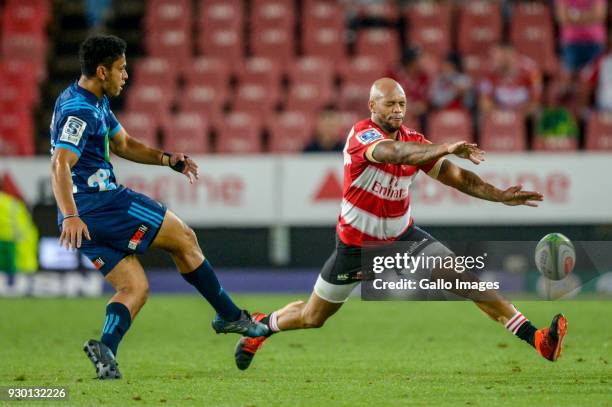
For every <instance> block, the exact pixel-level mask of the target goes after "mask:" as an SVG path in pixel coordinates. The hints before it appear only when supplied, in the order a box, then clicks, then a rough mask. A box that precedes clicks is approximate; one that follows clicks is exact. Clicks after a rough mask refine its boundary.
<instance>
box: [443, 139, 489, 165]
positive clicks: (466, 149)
mask: <svg viewBox="0 0 612 407" xmlns="http://www.w3.org/2000/svg"><path fill="white" fill-rule="evenodd" d="M448 153H449V154H454V155H456V156H457V157H459V158H465V159H466V160H470V161H471V162H473V163H474V164H480V163H481V162H482V161H484V154H485V153H484V151H482V150H481V149H479V148H478V145H476V144H473V143H467V142H465V141H458V142H456V143H452V144H450V145H449V146H448Z"/></svg>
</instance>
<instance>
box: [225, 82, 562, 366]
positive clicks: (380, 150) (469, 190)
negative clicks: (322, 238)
mask: <svg viewBox="0 0 612 407" xmlns="http://www.w3.org/2000/svg"><path fill="white" fill-rule="evenodd" d="M369 108H370V112H371V117H370V118H369V119H365V120H362V121H359V122H357V123H356V124H355V125H354V126H353V128H352V129H351V131H350V133H349V135H348V137H347V140H346V145H345V147H344V151H343V156H344V188H343V200H342V207H341V213H340V216H339V218H338V224H337V227H336V233H337V237H336V247H335V249H334V251H333V252H332V254H331V256H330V258H329V259H328V260H327V262H326V263H325V265H324V266H323V268H322V270H321V273H320V275H319V277H318V279H317V281H316V283H315V286H314V290H313V293H312V294H311V296H310V298H309V300H308V302H304V301H296V302H292V303H290V304H288V305H286V306H285V307H284V308H282V309H280V310H277V311H274V312H272V313H270V314H268V315H266V314H261V313H255V314H253V318H254V319H255V320H256V321H260V322H262V323H265V324H266V325H268V326H269V328H270V334H269V335H267V336H261V337H256V338H248V337H242V338H241V339H240V340H239V342H238V344H237V346H236V350H235V360H236V365H237V366H238V368H239V369H242V370H244V369H246V368H248V367H249V365H250V364H251V361H252V359H253V357H254V356H255V353H256V352H257V350H258V349H260V348H261V346H262V345H263V343H264V341H265V340H266V339H267V338H268V337H269V336H270V335H272V334H274V333H277V332H281V331H288V330H294V329H306V328H319V327H321V326H323V324H324V323H325V321H326V320H327V319H328V318H329V317H331V316H332V315H333V314H334V313H336V312H337V311H338V310H339V309H340V307H342V304H343V303H344V302H345V301H346V300H347V299H348V297H349V295H350V293H351V292H352V291H353V289H354V288H355V286H357V285H358V284H359V283H360V282H361V280H362V279H363V273H362V256H361V255H362V251H363V249H362V248H363V246H364V245H365V244H366V243H368V245H370V244H371V243H372V242H375V244H376V245H378V243H377V242H379V243H380V245H381V246H382V245H385V244H388V243H390V242H419V244H418V245H413V252H412V253H411V255H412V256H419V255H423V254H432V253H434V254H441V255H451V256H452V255H453V253H452V252H451V251H450V250H449V249H447V248H446V247H445V246H444V245H442V243H440V242H438V241H437V240H436V239H435V238H433V237H432V236H431V235H429V234H428V233H427V232H425V231H423V230H422V229H420V228H418V227H417V226H415V225H414V224H413V221H412V217H411V216H410V195H409V189H408V188H409V186H410V183H411V181H412V179H413V178H414V176H415V175H416V173H417V172H418V171H423V172H425V173H427V174H428V175H429V176H430V177H432V178H434V179H436V180H438V181H440V182H442V183H443V184H446V185H448V186H450V187H453V188H456V189H457V190H459V191H461V192H463V193H465V194H468V195H471V196H473V197H476V198H480V199H484V200H488V201H493V202H500V203H503V204H505V205H509V206H515V205H527V206H537V202H538V201H542V200H543V196H542V195H541V194H540V193H538V192H531V191H524V190H522V187H521V186H518V185H517V186H511V187H509V188H507V189H505V190H500V189H498V188H496V187H494V186H493V185H491V184H489V183H487V182H485V181H484V180H482V179H481V178H480V177H479V176H478V175H476V174H474V173H473V172H471V171H468V170H465V169H463V168H461V167H459V166H458V165H456V164H453V163H452V162H451V161H450V160H446V159H445V156H447V155H454V156H456V157H458V158H461V159H465V160H469V161H471V162H472V163H474V164H480V162H481V161H483V160H484V152H483V151H482V150H480V149H479V148H478V147H477V145H476V144H471V143H467V142H465V141H458V142H455V143H451V144H446V143H445V144H432V143H431V142H429V141H428V140H426V139H425V137H424V136H423V135H422V134H420V133H418V132H416V131H414V130H411V129H409V128H407V127H405V126H403V125H402V122H403V119H404V115H405V112H406V96H405V94H404V90H403V89H402V87H401V86H400V85H399V84H398V83H397V82H395V81H394V80H392V79H389V78H381V79H379V80H377V81H376V82H374V84H373V85H372V88H371V91H370V99H369ZM430 273H431V274H430V277H431V280H436V279H443V280H448V279H449V278H450V276H451V273H452V276H453V278H454V277H458V278H460V279H462V280H464V281H479V280H478V277H477V276H476V275H475V274H473V273H460V274H459V273H455V270H452V269H450V270H449V269H433V270H430ZM450 291H451V293H453V294H457V295H460V296H462V297H465V298H468V299H471V300H472V301H474V303H475V304H476V305H477V306H478V307H479V308H480V309H481V310H482V311H484V312H485V313H486V314H487V315H489V316H490V317H491V318H492V319H493V320H495V321H497V322H499V323H500V324H503V325H504V326H505V327H506V328H507V329H508V330H509V331H510V332H511V333H512V334H514V335H516V336H517V337H519V338H520V339H522V340H524V341H526V342H527V343H529V344H530V345H531V346H533V347H534V348H535V349H536V350H537V352H538V353H539V354H540V355H542V356H543V357H544V358H546V359H548V360H550V361H555V360H557V358H558V357H559V355H560V353H561V345H562V342H563V338H564V336H565V333H566V327H567V321H566V318H565V317H564V316H563V315H561V314H558V315H556V316H555V317H554V318H553V321H552V323H551V325H550V327H545V328H542V329H537V328H536V327H534V326H533V325H532V324H531V322H530V321H529V320H528V319H527V318H526V317H524V316H523V315H522V314H521V313H520V312H519V311H518V310H517V309H516V308H515V307H514V306H513V305H512V304H510V303H509V302H508V301H507V300H506V299H504V298H503V297H502V296H501V295H499V294H498V293H497V292H496V291H493V290H487V291H485V292H481V293H479V295H477V296H476V297H473V296H472V295H471V293H469V292H465V291H458V290H450Z"/></svg>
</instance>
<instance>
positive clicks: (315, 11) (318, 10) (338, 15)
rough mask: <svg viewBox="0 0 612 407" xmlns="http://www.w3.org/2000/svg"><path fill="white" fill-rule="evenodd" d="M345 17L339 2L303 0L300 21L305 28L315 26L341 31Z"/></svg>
mask: <svg viewBox="0 0 612 407" xmlns="http://www.w3.org/2000/svg"><path fill="white" fill-rule="evenodd" d="M345 19H346V16H345V10H344V6H343V5H342V4H341V3H340V2H337V1H329V0H305V1H304V2H303V12H302V15H301V23H302V26H303V27H305V28H307V29H311V28H315V27H317V28H331V29H334V30H336V31H342V30H343V29H344V20H345Z"/></svg>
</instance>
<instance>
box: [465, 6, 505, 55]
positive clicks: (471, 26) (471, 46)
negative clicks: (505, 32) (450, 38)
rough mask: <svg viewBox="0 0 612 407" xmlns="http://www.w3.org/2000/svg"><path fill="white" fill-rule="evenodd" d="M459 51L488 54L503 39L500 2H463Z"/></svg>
mask: <svg viewBox="0 0 612 407" xmlns="http://www.w3.org/2000/svg"><path fill="white" fill-rule="evenodd" d="M458 36H459V40H458V41H459V51H460V52H461V53H462V54H481V55H486V54H487V53H488V52H489V48H490V47H491V46H492V45H494V44H497V43H499V42H500V41H501V39H502V16H501V5H500V3H499V2H494V1H485V0H473V1H467V2H463V3H462V5H461V7H460V11H459V31H458Z"/></svg>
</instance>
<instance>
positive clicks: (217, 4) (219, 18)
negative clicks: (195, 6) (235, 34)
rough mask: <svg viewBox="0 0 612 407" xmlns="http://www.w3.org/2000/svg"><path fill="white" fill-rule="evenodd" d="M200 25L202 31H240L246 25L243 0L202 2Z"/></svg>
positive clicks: (210, 0)
mask: <svg viewBox="0 0 612 407" xmlns="http://www.w3.org/2000/svg"><path fill="white" fill-rule="evenodd" d="M200 3H201V6H200V13H199V17H198V21H199V22H198V25H199V27H200V30H213V31H214V30H218V29H232V30H240V29H241V28H242V26H243V24H244V6H243V1H241V0H208V1H203V2H200Z"/></svg>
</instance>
